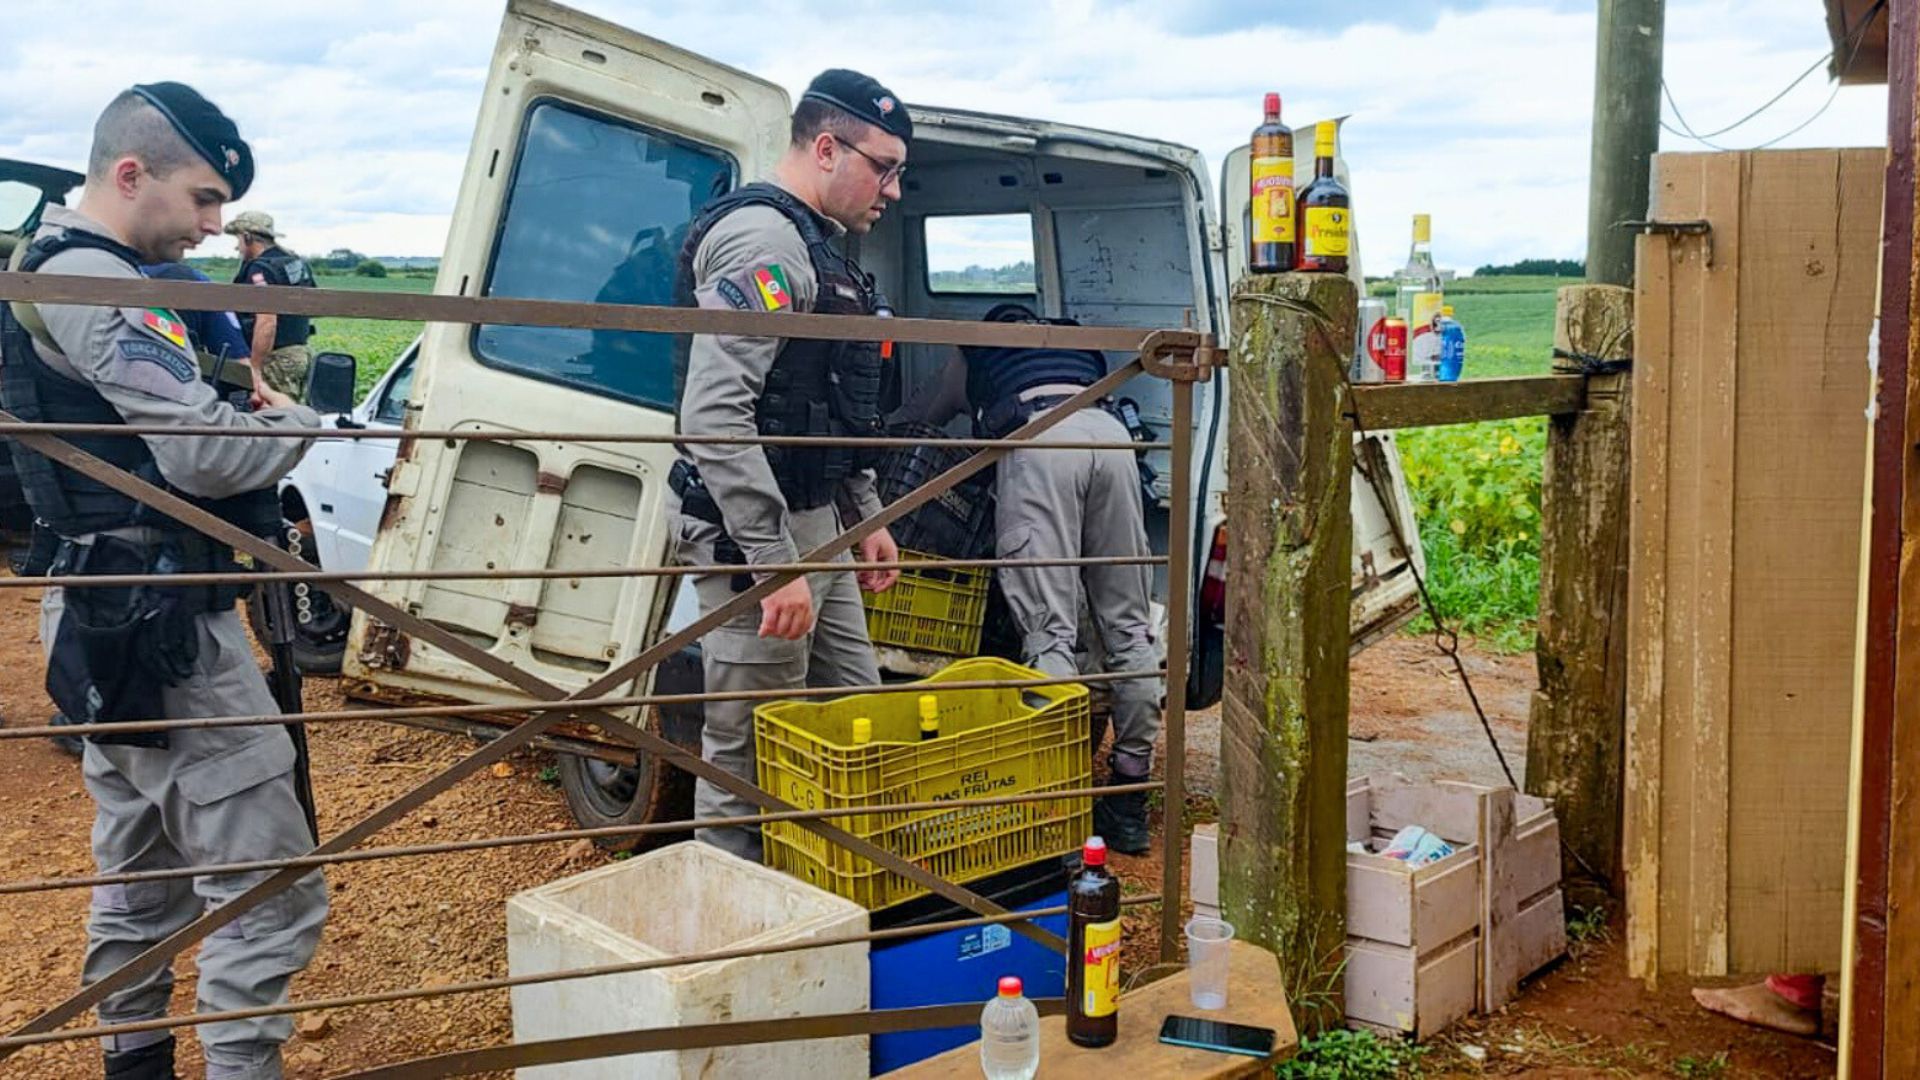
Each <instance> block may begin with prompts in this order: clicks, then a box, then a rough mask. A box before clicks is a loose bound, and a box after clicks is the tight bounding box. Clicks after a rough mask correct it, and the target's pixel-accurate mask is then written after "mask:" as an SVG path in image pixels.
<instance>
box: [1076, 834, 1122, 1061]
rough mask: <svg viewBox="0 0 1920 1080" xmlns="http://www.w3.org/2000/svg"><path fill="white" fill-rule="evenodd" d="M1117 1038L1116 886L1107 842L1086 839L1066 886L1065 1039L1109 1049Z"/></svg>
mask: <svg viewBox="0 0 1920 1080" xmlns="http://www.w3.org/2000/svg"><path fill="white" fill-rule="evenodd" d="M1119 1036H1120V882H1119V879H1117V878H1115V877H1114V876H1113V871H1111V870H1108V869H1107V842H1106V841H1105V840H1102V839H1101V838H1100V837H1098V836H1093V837H1089V838H1088V839H1087V845H1086V847H1085V848H1084V849H1082V851H1081V859H1080V872H1079V873H1077V874H1075V875H1073V880H1072V881H1070V882H1068V883H1067V1038H1068V1039H1070V1040H1072V1042H1073V1043H1074V1044H1075V1045H1077V1046H1111V1045H1113V1040H1115V1039H1117V1038H1119Z"/></svg>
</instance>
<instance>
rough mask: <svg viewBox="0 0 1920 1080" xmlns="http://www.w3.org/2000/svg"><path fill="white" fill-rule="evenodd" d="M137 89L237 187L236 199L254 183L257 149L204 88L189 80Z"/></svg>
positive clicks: (227, 180) (198, 152) (214, 168)
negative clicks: (247, 140) (202, 89)
mask: <svg viewBox="0 0 1920 1080" xmlns="http://www.w3.org/2000/svg"><path fill="white" fill-rule="evenodd" d="M133 92H134V93H136V94H139V95H140V96H141V97H142V98H144V99H145V100H146V102H147V104H149V105H151V106H153V107H154V108H156V109H158V110H160V115H161V116H164V117H166V118H167V123H169V124H172V125H173V130H175V131H177V132H179V133H180V137H181V138H183V139H185V140H186V141H187V145H188V146H191V147H193V151H194V153H196V154H199V155H200V156H201V157H203V158H205V159H206V162H207V164H208V165H211V166H213V171H214V172H217V173H219V174H220V175H221V177H222V178H223V179H225V180H226V182H227V184H228V186H230V187H232V188H233V198H235V199H238V198H240V197H241V196H243V195H245V194H246V193H247V189H248V188H250V187H252V186H253V148H252V147H249V146H248V145H247V142H246V140H245V139H242V138H241V137H240V129H239V128H238V127H236V126H234V123H233V121H232V120H229V119H227V114H226V113H223V112H221V111H220V108H219V106H217V105H215V104H214V103H213V102H211V101H208V100H207V99H206V98H204V97H201V96H200V91H198V90H195V89H194V88H193V87H191V86H188V85H187V84H186V83H177V82H157V83H141V84H140V85H138V86H136V87H134V88H133Z"/></svg>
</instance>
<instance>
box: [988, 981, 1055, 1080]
mask: <svg viewBox="0 0 1920 1080" xmlns="http://www.w3.org/2000/svg"><path fill="white" fill-rule="evenodd" d="M980 1071H981V1072H982V1073H983V1074H985V1076H986V1080H1033V1074H1034V1073H1037V1072H1039V1071H1040V1011H1039V1010H1038V1009H1035V1008H1034V1007H1033V1002H1031V1001H1028V1000H1027V998H1026V995H1025V994H1024V993H1022V987H1021V985H1020V977H1019V976H1018V975H1007V976H1004V977H1002V978H1001V980H1000V993H999V995H998V996H997V997H995V998H994V999H993V1000H992V1001H989V1002H987V1007H986V1008H985V1009H982V1010H981V1011H980Z"/></svg>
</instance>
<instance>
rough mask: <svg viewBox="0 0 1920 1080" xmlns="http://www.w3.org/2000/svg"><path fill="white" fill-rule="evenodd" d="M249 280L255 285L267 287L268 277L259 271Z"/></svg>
mask: <svg viewBox="0 0 1920 1080" xmlns="http://www.w3.org/2000/svg"><path fill="white" fill-rule="evenodd" d="M249 280H251V281H252V282H253V283H254V284H255V285H265V284H266V283H267V275H265V274H263V273H261V272H260V271H258V270H255V271H254V272H253V277H252V278H251V279H249Z"/></svg>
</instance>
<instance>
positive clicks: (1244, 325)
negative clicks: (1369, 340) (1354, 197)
mask: <svg viewBox="0 0 1920 1080" xmlns="http://www.w3.org/2000/svg"><path fill="white" fill-rule="evenodd" d="M1355 299H1356V298H1355V292H1354V286H1353V283H1352V282H1351V281H1349V280H1348V279H1347V278H1345V277H1340V276H1337V275H1332V274H1278V275H1273V276H1262V277H1252V278H1248V279H1245V280H1243V281H1241V283H1240V284H1239V286H1238V287H1237V291H1236V294H1235V297H1234V300H1233V316H1232V318H1233V344H1232V360H1231V364H1232V372H1233V393H1232V396H1231V399H1230V400H1231V403H1232V412H1231V416H1230V418H1229V429H1228V434H1229V439H1230V443H1231V446H1232V455H1233V456H1232V460H1231V465H1230V467H1229V476H1230V481H1229V484H1230V486H1229V489H1228V505H1229V507H1230V508H1231V513H1232V519H1231V520H1232V522H1233V533H1232V542H1231V545H1230V547H1229V551H1228V560H1229V565H1228V577H1227V581H1228V582H1229V585H1228V592H1227V631H1226V638H1227V670H1226V690H1225V699H1224V702H1223V704H1222V707H1221V730H1222V735H1221V741H1222V746H1221V753H1220V762H1221V774H1222V775H1221V787H1220V839H1221V851H1220V864H1221V875H1220V878H1221V881H1220V890H1221V897H1222V900H1223V904H1224V907H1225V909H1226V914H1227V918H1228V919H1229V920H1230V921H1232V922H1233V923H1234V925H1235V927H1236V928H1237V929H1238V932H1239V934H1240V936H1242V937H1243V938H1245V939H1246V940H1249V941H1254V942H1257V943H1259V944H1260V945H1263V946H1265V947H1267V948H1269V949H1271V950H1273V951H1274V952H1275V953H1276V954H1277V955H1278V956H1279V958H1280V969H1281V973H1282V975H1283V976H1284V977H1285V979H1286V985H1287V993H1288V996H1289V998H1290V999H1291V1004H1292V1006H1293V1010H1294V1015H1295V1017H1296V1019H1297V1020H1298V1022H1299V1026H1300V1028H1301V1031H1302V1034H1307V1033H1311V1032H1313V1031H1317V1030H1321V1029H1323V1028H1326V1027H1328V1026H1333V1025H1338V1024H1340V1023H1341V1022H1342V1020H1343V1017H1344V1009H1343V1007H1342V994H1341V991H1342V987H1341V985H1340V980H1339V977H1338V976H1339V972H1340V970H1341V959H1342V956H1343V947H1344V945H1345V942H1346V893H1347V888H1346V886H1347V878H1346V786H1347V643H1348V636H1349V631H1348V609H1349V595H1348V594H1349V590H1350V581H1351V575H1352V558H1353V524H1352V511H1351V507H1350V506H1349V503H1348V498H1349V494H1350V489H1351V487H1352V472H1353V428H1352V426H1351V425H1350V424H1349V422H1348V421H1347V419H1346V416H1345V413H1346V411H1347V401H1346V397H1347V392H1346V387H1345V382H1344V380H1343V378H1342V368H1343V367H1344V366H1345V365H1346V363H1347V360H1348V357H1349V356H1350V355H1351V353H1352V350H1353V341H1354V319H1355V312H1354V306H1355Z"/></svg>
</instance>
